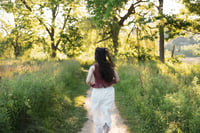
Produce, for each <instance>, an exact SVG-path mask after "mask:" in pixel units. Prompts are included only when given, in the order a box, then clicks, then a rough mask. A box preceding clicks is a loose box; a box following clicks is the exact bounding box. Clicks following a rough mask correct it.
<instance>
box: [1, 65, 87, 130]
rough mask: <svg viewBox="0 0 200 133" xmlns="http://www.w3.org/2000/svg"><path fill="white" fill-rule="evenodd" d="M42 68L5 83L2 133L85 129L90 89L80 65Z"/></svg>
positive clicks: (44, 66) (4, 80)
mask: <svg viewBox="0 0 200 133" xmlns="http://www.w3.org/2000/svg"><path fill="white" fill-rule="evenodd" d="M33 66H34V65H33ZM39 67H40V70H39V71H35V72H32V73H31V72H26V73H24V74H20V75H19V74H16V75H15V76H14V77H13V78H11V79H5V78H4V79H3V80H1V82H0V85H1V89H0V90H1V91H0V94H1V95H0V101H1V104H0V118H1V119H0V132H5V133H7V132H13V133H18V132H21V133H27V132H38V133H40V132H41V133H49V132H52V133H53V132H55V133H56V132H59V133H66V132H70V133H76V132H78V131H79V130H80V128H81V127H82V124H83V123H84V121H85V120H86V118H85V117H84V116H85V115H86V114H85V113H86V111H85V109H84V108H83V102H84V96H83V95H85V92H86V89H87V86H86V85H85V83H84V80H83V79H85V76H86V75H85V73H83V72H82V71H81V67H80V64H79V63H78V62H77V61H63V62H55V61H54V62H46V63H44V62H42V64H40V66H39ZM81 100H82V101H81Z"/></svg>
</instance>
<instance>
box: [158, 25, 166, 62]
mask: <svg viewBox="0 0 200 133" xmlns="http://www.w3.org/2000/svg"><path fill="white" fill-rule="evenodd" d="M159 36H160V40H159V46H160V49H159V51H160V61H162V62H163V63H164V62H165V59H164V58H165V50H164V49H165V48H164V26H162V25H161V26H160V27H159Z"/></svg>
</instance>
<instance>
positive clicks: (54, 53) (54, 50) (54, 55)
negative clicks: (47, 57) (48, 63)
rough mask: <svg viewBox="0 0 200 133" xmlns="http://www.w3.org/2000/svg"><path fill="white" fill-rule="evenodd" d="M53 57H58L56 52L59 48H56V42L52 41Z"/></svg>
mask: <svg viewBox="0 0 200 133" xmlns="http://www.w3.org/2000/svg"><path fill="white" fill-rule="evenodd" d="M51 50H52V51H51V57H52V58H55V57H56V50H57V48H56V46H55V44H54V41H51Z"/></svg>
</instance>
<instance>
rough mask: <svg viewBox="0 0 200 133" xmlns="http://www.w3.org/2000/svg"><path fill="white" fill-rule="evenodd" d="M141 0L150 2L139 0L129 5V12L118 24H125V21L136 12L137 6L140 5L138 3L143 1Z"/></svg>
mask: <svg viewBox="0 0 200 133" xmlns="http://www.w3.org/2000/svg"><path fill="white" fill-rule="evenodd" d="M141 2H148V1H143V0H139V1H137V2H135V3H133V4H132V5H131V6H130V7H129V9H128V12H127V13H126V14H125V15H124V16H123V17H121V20H120V21H119V22H118V24H119V25H120V26H123V24H124V21H125V20H126V19H127V18H128V17H129V16H130V15H131V14H134V13H135V8H136V7H138V6H139V5H137V4H139V3H141Z"/></svg>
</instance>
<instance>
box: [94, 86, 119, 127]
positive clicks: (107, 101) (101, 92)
mask: <svg viewBox="0 0 200 133" xmlns="http://www.w3.org/2000/svg"><path fill="white" fill-rule="evenodd" d="M114 100H115V89H114V88H113V87H112V86H110V87H107V88H93V90H92V94H91V108H92V115H93V121H94V123H95V125H96V128H102V127H103V125H104V124H107V125H108V126H109V127H110V128H111V110H112V108H113V105H114Z"/></svg>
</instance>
